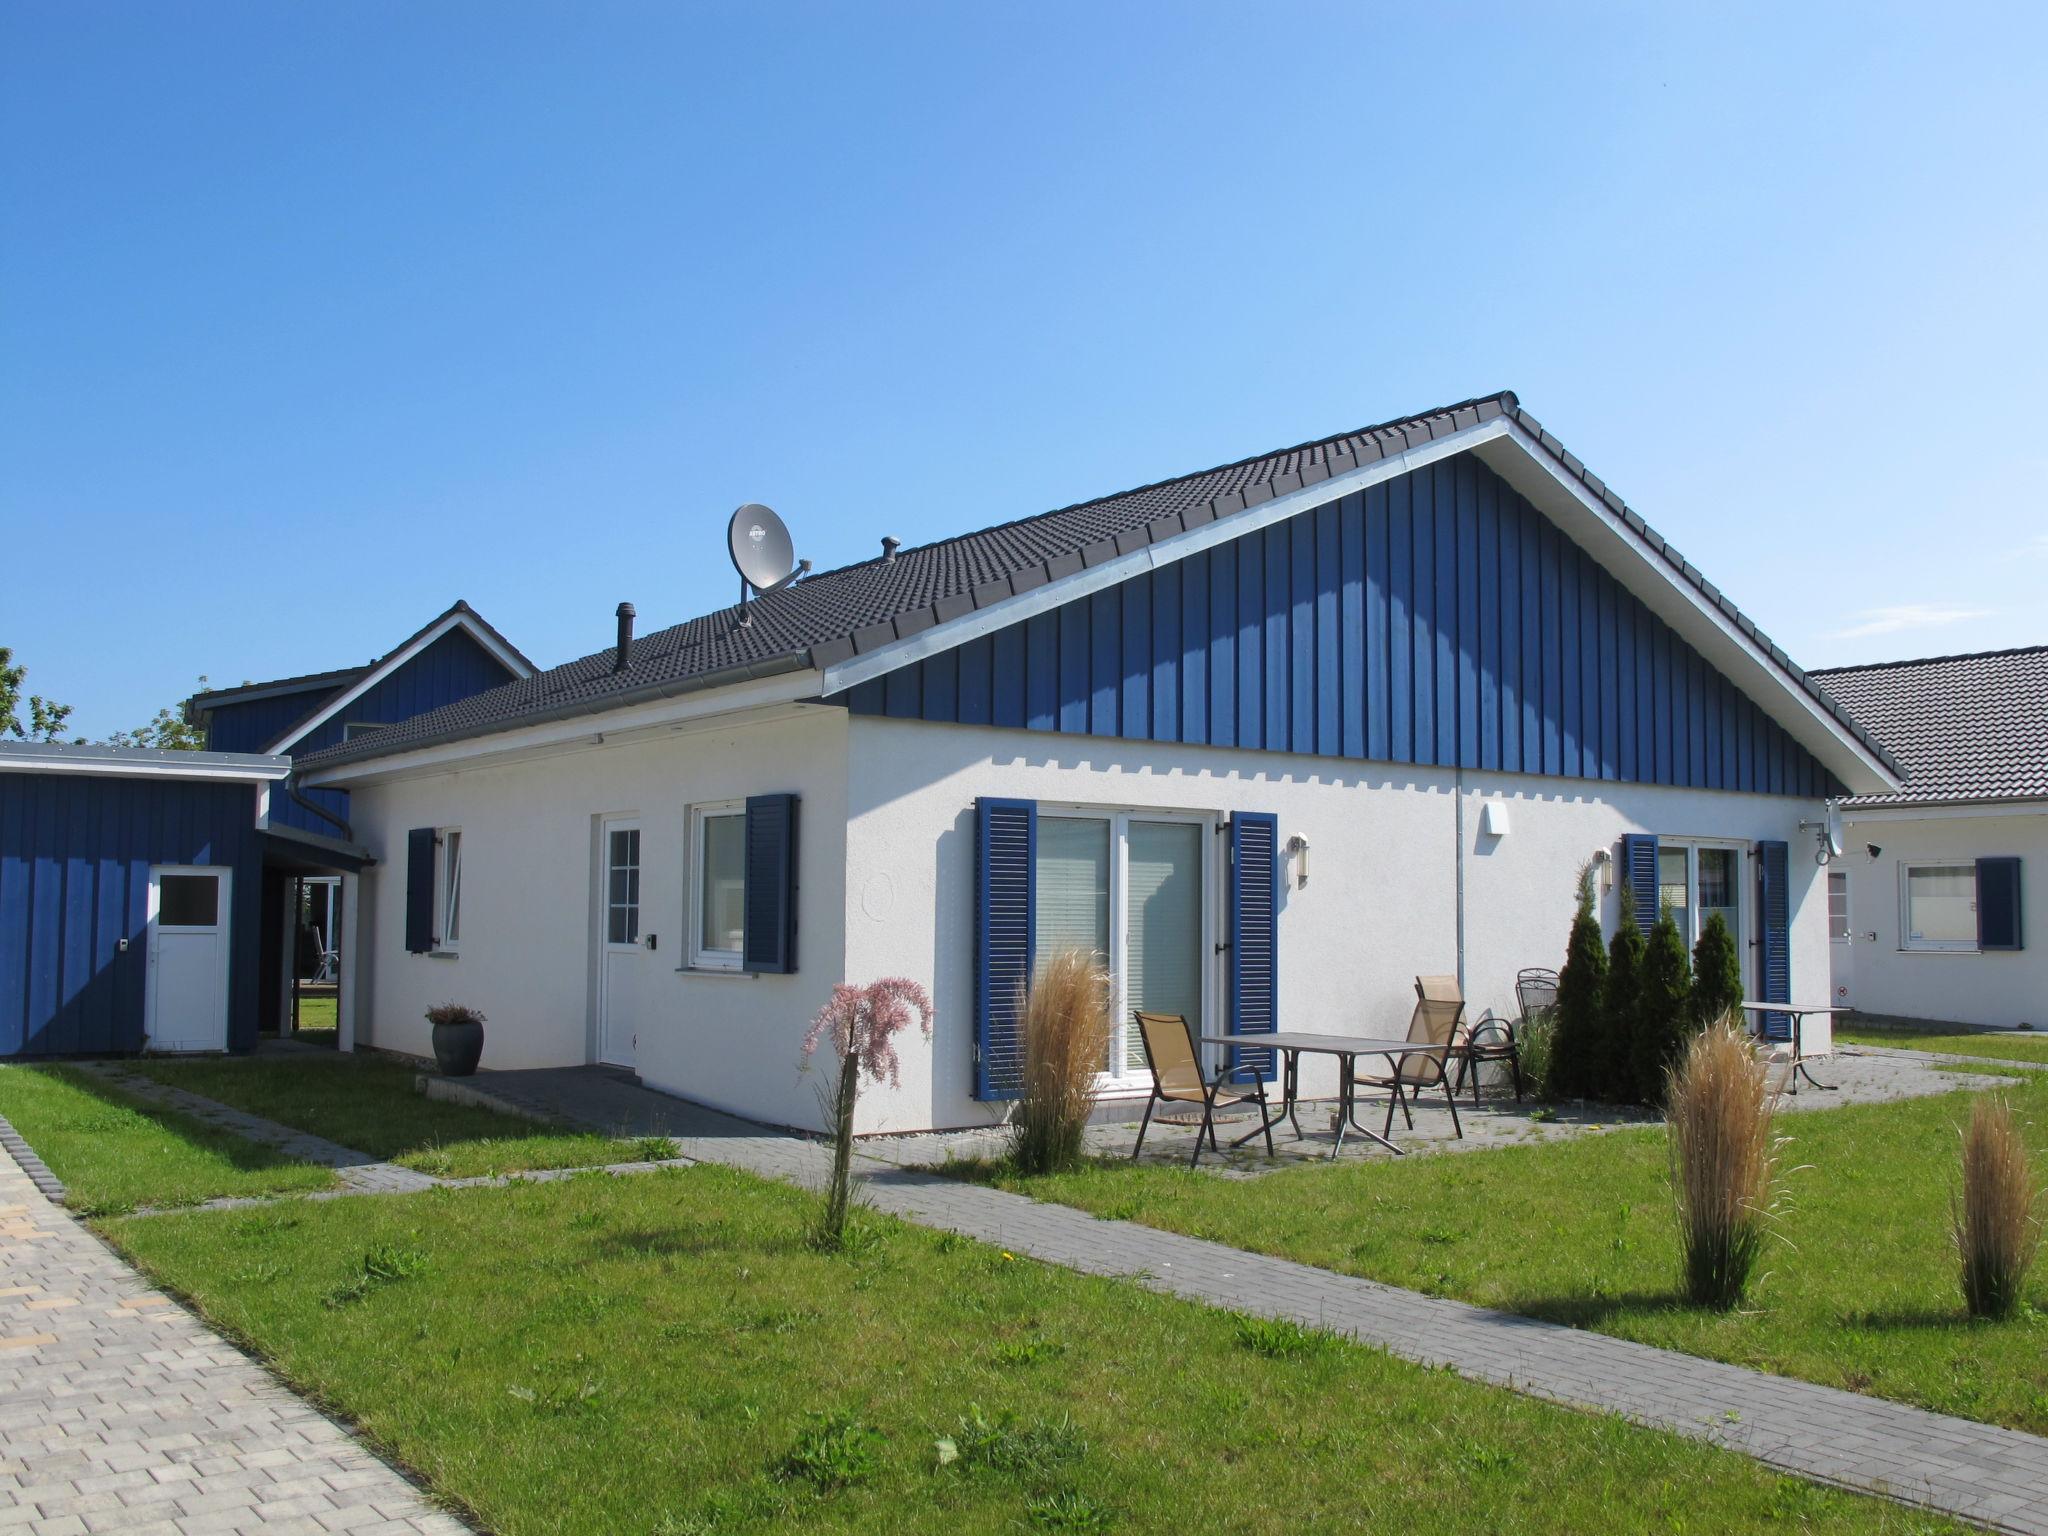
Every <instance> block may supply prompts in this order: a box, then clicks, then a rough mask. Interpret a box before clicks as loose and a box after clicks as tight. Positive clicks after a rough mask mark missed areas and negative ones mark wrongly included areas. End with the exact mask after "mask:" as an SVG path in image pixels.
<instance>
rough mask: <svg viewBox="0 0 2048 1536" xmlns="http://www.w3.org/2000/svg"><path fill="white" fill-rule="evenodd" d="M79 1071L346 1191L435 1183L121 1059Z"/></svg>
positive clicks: (398, 1190) (389, 1190) (397, 1190)
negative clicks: (303, 1166)
mask: <svg viewBox="0 0 2048 1536" xmlns="http://www.w3.org/2000/svg"><path fill="white" fill-rule="evenodd" d="M79 1070H80V1071H85V1072H91V1073H92V1074H93V1075H95V1076H96V1077H99V1078H102V1079H103V1080H105V1081H106V1082H108V1083H110V1084H112V1085H113V1086H115V1087H117V1088H119V1089H120V1090H121V1092H123V1093H125V1094H127V1095H128V1096H129V1097H131V1098H136V1099H141V1100H143V1101H144V1102H146V1103H150V1104H155V1105H157V1106H159V1107H161V1108H163V1109H174V1110H176V1111H177V1112H178V1113H179V1114H181V1115H189V1116H190V1117H191V1118H192V1119H194V1120H199V1121H203V1122H204V1123H205V1124H207V1125H213V1126H218V1127H220V1129H222V1130H224V1131H232V1132H234V1133H235V1135H237V1136H240V1137H242V1138H244V1139H245V1140H248V1141H253V1142H256V1143H258V1144H259V1145H261V1146H266V1147H274V1148H276V1149H277V1150H278V1151H279V1152H282V1153H283V1154H284V1155H285V1156H287V1157H293V1158H297V1159H298V1160H299V1161H300V1162H303V1163H318V1164H319V1165H320V1166H321V1167H323V1168H332V1169H333V1170H334V1173H335V1177H337V1178H339V1179H340V1180H341V1182H342V1183H343V1185H345V1186H346V1187H347V1188H348V1189H349V1190H351V1191H354V1192H358V1193H370V1194H403V1193H408V1192H410V1191H413V1190H419V1189H432V1188H433V1187H434V1185H435V1184H436V1183H438V1182H439V1181H438V1180H436V1179H434V1178H433V1177H432V1176H431V1175H428V1174H424V1173H420V1172H418V1171H417V1170H415V1169H412V1168H406V1167H402V1166H401V1165H399V1164H397V1163H385V1162H379V1161H378V1160H377V1159H376V1158H374V1157H371V1156H370V1155H369V1154H368V1153H367V1152H358V1151H356V1150H355V1149H354V1148H353V1147H344V1146H342V1145H341V1144H340V1143H339V1142H333V1141H329V1140H327V1139H326V1138H325V1137H324V1136H315V1135H313V1134H312V1133H311V1132H310V1131H300V1130H294V1129H293V1128H292V1127H291V1126H288V1125H280V1124H278V1123H277V1122H276V1121H275V1120H266V1119H264V1118H263V1117H262V1116H261V1115H252V1114H249V1113H248V1112H247V1111H245V1110H240V1109H234V1108H231V1107H229V1106H228V1105H226V1104H223V1103H221V1102H220V1101H219V1100H218V1099H208V1098H203V1097H201V1096H200V1095H199V1094H196V1093H188V1092H187V1091H186V1090H185V1089H183V1088H173V1087H170V1086H169V1085H168V1084H165V1083H160V1082H158V1081H157V1080H156V1079H155V1078H153V1077H145V1076H143V1075H142V1074H141V1073H140V1072H134V1071H130V1070H129V1069H128V1068H126V1067H124V1066H122V1065H121V1064H120V1063H119V1062H111V1061H108V1062H84V1063H80V1065H79Z"/></svg>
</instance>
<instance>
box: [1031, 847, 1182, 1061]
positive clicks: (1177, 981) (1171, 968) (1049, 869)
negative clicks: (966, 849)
mask: <svg viewBox="0 0 2048 1536" xmlns="http://www.w3.org/2000/svg"><path fill="white" fill-rule="evenodd" d="M1213 827H1214V822H1213V821H1212V820H1211V819H1210V818H1207V817H1200V816H1178V815H1173V814H1170V813H1161V812H1144V813H1135V812H1124V811H1088V810H1073V811H1057V812H1054V811H1046V810H1041V811H1040V813H1039V818H1038V865H1037V877H1038V919H1037V931H1036V933H1035V935H1034V939H1035V948H1036V951H1037V954H1038V957H1039V959H1040V961H1041V962H1043V961H1044V959H1045V958H1046V957H1047V956H1049V955H1051V954H1052V953H1054V952H1055V951H1057V950H1060V949H1070V948H1076V949H1087V950H1089V951H1091V952H1093V953H1094V954H1096V955H1099V956H1100V957H1102V959H1103V961H1104V962H1105V963H1106V964H1107V965H1108V966H1109V970H1110V974H1111V976H1112V977H1113V978H1114V980H1115V984H1116V995H1117V1017H1116V1024H1115V1028H1114V1030H1113V1031H1112V1033H1111V1036H1110V1042H1109V1051H1108V1056H1107V1060H1106V1061H1105V1062H1104V1063H1103V1067H1104V1072H1105V1074H1106V1076H1107V1078H1108V1079H1109V1081H1110V1082H1111V1083H1112V1084H1122V1085H1126V1086H1136V1085H1137V1084H1139V1083H1142V1082H1144V1081H1145V1079H1146V1069H1145V1050H1144V1045H1143V1042H1142V1041H1141V1040H1140V1039H1139V1037H1138V1032H1137V1030H1136V1028H1135V1027H1134V1026H1132V1024H1131V1022H1130V1016H1131V1010H1132V1009H1133V1008H1141V1009H1144V1010H1145V1011H1146V1012H1148V1013H1178V1014H1181V1015H1182V1016H1184V1017H1185V1018H1186V1019H1187V1020H1188V1022H1189V1023H1191V1024H1193V1025H1194V1026H1195V1032H1196V1033H1197V1034H1200V1033H1203V1032H1204V1031H1206V1030H1208V1029H1210V1028H1211V1027H1212V1020H1211V1018H1210V1011H1211V1008H1210V999H1211V997H1212V995H1213V985H1212V980H1211V973H1212V970H1213V964H1212V957H1213V955H1214V944H1213V941H1212V939H1211V934H1212V933H1213V931H1214V928H1215V921H1214V913H1213V909H1212V907H1211V895H1210V886H1211V881H1210V879H1209V873H1208V870H1209V861H1210V860H1211V859H1212V858H1214V857H1215V851H1214V843H1215V838H1214V836H1213Z"/></svg>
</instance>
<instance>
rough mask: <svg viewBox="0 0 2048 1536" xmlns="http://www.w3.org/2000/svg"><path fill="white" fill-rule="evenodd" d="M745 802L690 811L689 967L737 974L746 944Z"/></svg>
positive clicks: (729, 801)
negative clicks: (690, 910) (690, 909)
mask: <svg viewBox="0 0 2048 1536" xmlns="http://www.w3.org/2000/svg"><path fill="white" fill-rule="evenodd" d="M746 834H747V813H746V805H745V802H743V801H739V800H727V801H721V802H719V803H717V804H714V805H699V806H693V807H692V808H691V810H690V886H689V889H690V904H691V908H692V912H691V917H690V964H691V965H693V966H701V967H704V968H706V969H709V970H723V971H736V970H738V969H739V968H740V963H741V952H742V950H743V949H744V947H745V943H746V928H747V910H746V899H747V857H746V854H747V836H746Z"/></svg>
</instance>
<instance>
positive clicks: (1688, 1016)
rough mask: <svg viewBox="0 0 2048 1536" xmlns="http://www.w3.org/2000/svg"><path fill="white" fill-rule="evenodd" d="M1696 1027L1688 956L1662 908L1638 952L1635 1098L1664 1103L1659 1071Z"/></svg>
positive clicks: (1673, 1061)
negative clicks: (1640, 959) (1639, 995)
mask: <svg viewBox="0 0 2048 1536" xmlns="http://www.w3.org/2000/svg"><path fill="white" fill-rule="evenodd" d="M1698 1032H1699V1031H1698V1029H1697V1028H1696V1026H1695V1025H1694V1022H1693V1011H1692V959H1691V957H1690V956H1688V955H1687V954H1686V952H1685V940H1684V938H1682V937H1681V936H1680V934H1679V932H1678V924H1677V923H1676V922H1675V921H1673V920H1672V916H1671V913H1670V911H1669V909H1668V908H1667V909H1666V910H1665V911H1664V912H1662V913H1660V914H1659V915H1658V917H1657V923H1656V926H1655V927H1653V928H1652V929H1651V930H1650V941H1649V944H1648V946H1647V948H1646V950H1645V952H1644V955H1643V980H1642V1002H1641V1005H1640V1006H1639V1008H1638V1009H1637V1012H1636V1038H1635V1046H1634V1052H1633V1054H1634V1058H1635V1087H1636V1097H1637V1099H1638V1100H1640V1101H1641V1102H1642V1103H1644V1104H1651V1105H1656V1106H1659V1107H1661V1106H1662V1105H1663V1103H1664V1089H1665V1076H1666V1074H1667V1073H1668V1072H1669V1071H1670V1070H1671V1068H1672V1067H1673V1066H1674V1065H1675V1064H1676V1063H1677V1061H1678V1059H1679V1057H1680V1056H1682V1055H1684V1054H1685V1048H1686V1045H1687V1043H1688V1042H1690V1040H1691V1039H1692V1037H1693V1036H1694V1035H1695V1034H1697V1033H1698Z"/></svg>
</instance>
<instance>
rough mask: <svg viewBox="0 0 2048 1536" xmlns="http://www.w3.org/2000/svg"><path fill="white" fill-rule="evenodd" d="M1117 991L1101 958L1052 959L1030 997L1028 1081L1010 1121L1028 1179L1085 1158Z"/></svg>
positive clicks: (1067, 953)
mask: <svg viewBox="0 0 2048 1536" xmlns="http://www.w3.org/2000/svg"><path fill="white" fill-rule="evenodd" d="M1113 986H1114V984H1113V983H1112V981H1111V979H1110V974H1109V971H1108V968H1107V967H1105V966H1104V965H1103V964H1102V961H1101V959H1100V957H1099V956H1097V955H1095V954H1094V953H1093V952H1091V951H1089V950H1085V949H1063V950H1059V951H1056V952H1055V953H1053V954H1052V955H1050V956H1048V957H1047V958H1046V960H1045V963H1044V964H1043V965H1041V966H1040V967H1039V969H1038V974H1037V976H1036V977H1035V978H1034V979H1033V980H1032V983H1031V986H1030V988H1029V990H1028V991H1027V992H1026V994H1025V998H1024V1076H1023V1082H1022V1084H1021V1085H1020V1091H1019V1093H1018V1096H1017V1105H1016V1108H1015V1110H1014V1112H1013V1113H1012V1115H1011V1117H1010V1134H1011V1155H1012V1156H1013V1157H1014V1158H1015V1159H1016V1163H1017V1167H1018V1169H1019V1170H1020V1171H1021V1172H1024V1173H1027V1174H1038V1173H1061V1172H1064V1171H1065V1170H1067V1169H1070V1168H1073V1167H1076V1166H1078V1165H1079V1163H1080V1161H1081V1142H1082V1137H1083V1136H1084V1135H1085V1134H1086V1132H1087V1129H1088V1116H1089V1114H1090V1112H1091V1111H1093V1110H1094V1108H1095V1098H1096V1092H1097V1089H1096V1083H1097V1081H1098V1080H1099V1074H1100V1073H1101V1071H1102V1064H1103V1061H1104V1060H1105V1059H1106V1055H1107V1052H1108V1050H1109V1038H1110V1009H1111V1007H1112V997H1113Z"/></svg>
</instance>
